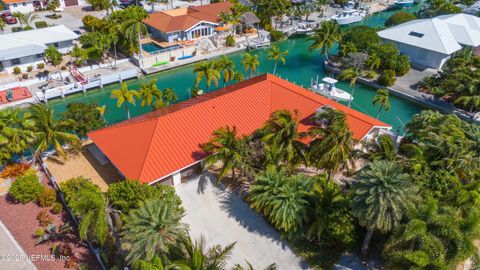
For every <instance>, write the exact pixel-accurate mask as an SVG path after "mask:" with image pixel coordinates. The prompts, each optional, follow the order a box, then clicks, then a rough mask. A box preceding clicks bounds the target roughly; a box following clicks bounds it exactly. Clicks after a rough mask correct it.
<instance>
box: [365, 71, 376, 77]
mask: <svg viewBox="0 0 480 270" xmlns="http://www.w3.org/2000/svg"><path fill="white" fill-rule="evenodd" d="M363 76H364V77H365V78H367V79H373V78H375V77H377V72H375V71H373V70H368V71H365V73H364V74H363Z"/></svg>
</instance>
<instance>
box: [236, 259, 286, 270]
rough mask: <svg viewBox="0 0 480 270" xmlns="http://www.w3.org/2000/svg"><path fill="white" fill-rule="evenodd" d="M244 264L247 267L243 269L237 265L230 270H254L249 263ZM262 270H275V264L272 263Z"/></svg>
mask: <svg viewBox="0 0 480 270" xmlns="http://www.w3.org/2000/svg"><path fill="white" fill-rule="evenodd" d="M245 262H246V263H247V267H243V266H241V265H240V264H238V263H237V264H235V265H234V266H233V268H232V270H255V268H254V267H253V265H252V264H251V263H250V262H249V261H245ZM263 270H277V265H276V264H275V263H272V264H270V265H268V266H267V267H265V268H263Z"/></svg>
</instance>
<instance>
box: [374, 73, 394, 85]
mask: <svg viewBox="0 0 480 270" xmlns="http://www.w3.org/2000/svg"><path fill="white" fill-rule="evenodd" d="M396 79H397V78H396V76H395V70H391V69H387V70H385V71H383V73H382V75H380V77H378V83H379V84H380V85H383V86H392V85H393V84H395V80H396Z"/></svg>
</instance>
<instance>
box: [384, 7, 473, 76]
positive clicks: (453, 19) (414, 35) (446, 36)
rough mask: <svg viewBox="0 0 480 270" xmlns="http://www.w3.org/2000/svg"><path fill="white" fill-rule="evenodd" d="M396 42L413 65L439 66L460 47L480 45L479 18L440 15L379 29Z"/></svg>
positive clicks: (461, 15)
mask: <svg viewBox="0 0 480 270" xmlns="http://www.w3.org/2000/svg"><path fill="white" fill-rule="evenodd" d="M378 35H379V36H380V37H381V38H382V39H383V40H384V41H385V42H390V43H393V44H395V45H396V46H397V48H398V49H399V50H400V52H401V53H402V54H405V55H407V56H408V57H409V58H410V62H411V63H412V64H413V66H418V67H428V68H434V69H441V68H442V66H443V65H444V64H445V63H446V62H447V60H448V59H450V57H451V56H452V54H454V53H455V52H457V51H459V50H461V49H462V48H463V47H471V48H473V49H475V48H477V47H478V46H480V18H478V17H475V16H472V15H468V14H452V15H442V16H438V17H435V18H431V19H421V20H414V21H410V22H406V23H403V24H400V25H397V26H394V27H391V28H388V29H385V30H382V31H379V32H378Z"/></svg>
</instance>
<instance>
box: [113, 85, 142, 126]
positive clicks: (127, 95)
mask: <svg viewBox="0 0 480 270" xmlns="http://www.w3.org/2000/svg"><path fill="white" fill-rule="evenodd" d="M136 97H138V92H137V91H135V90H129V89H128V85H127V83H125V82H123V83H122V87H121V88H120V89H117V90H113V91H112V98H115V99H117V107H118V108H120V107H121V106H122V105H123V103H125V112H126V113H127V118H128V119H130V111H129V110H128V103H130V104H133V105H134V106H135V98H136Z"/></svg>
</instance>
